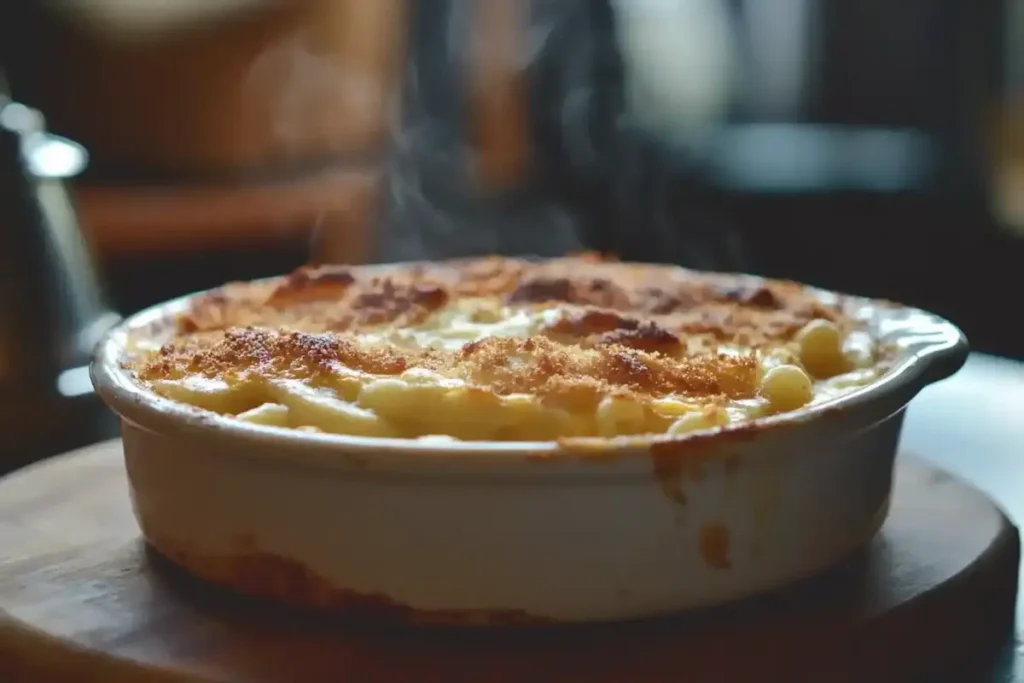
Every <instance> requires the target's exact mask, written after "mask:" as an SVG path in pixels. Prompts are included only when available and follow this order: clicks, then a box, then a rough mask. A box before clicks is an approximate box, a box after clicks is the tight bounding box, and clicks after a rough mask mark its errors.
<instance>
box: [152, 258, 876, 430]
mask: <svg viewBox="0 0 1024 683" xmlns="http://www.w3.org/2000/svg"><path fill="white" fill-rule="evenodd" d="M341 280H343V278H339V281H341ZM302 282H305V281H302ZM594 282H596V283H599V287H598V286H597V285H594V286H595V287H598V288H597V289H595V291H597V292H598V293H600V292H601V291H603V290H602V289H601V288H607V287H608V285H605V284H600V283H603V282H604V281H603V280H600V279H596V280H594ZM303 286H306V285H303ZM346 286H348V285H346ZM545 286H547V285H545ZM317 291H319V290H317ZM395 291H396V290H394V288H392V290H389V295H390V296H392V297H397V296H398V294H396V293H395ZM416 291H417V292H419V291H420V290H416ZM516 291H517V292H518V291H519V290H516ZM530 291H531V292H532V291H533V290H530ZM559 291H560V290H559ZM428 295H429V296H432V297H434V296H436V295H435V294H433V293H430V292H428V293H427V294H423V293H419V294H416V296H420V297H425V296H428ZM531 295H532V294H531ZM410 296H412V295H410ZM536 296H538V297H541V299H540V300H543V296H549V295H548V294H543V293H542V294H536ZM558 296H566V297H568V296H569V295H568V294H558ZM572 296H578V294H573V295H572ZM729 296H733V295H732V294H730V295H729ZM771 296H776V295H775V294H771V295H770V296H769V295H766V294H764V293H763V292H754V293H753V294H750V301H751V303H750V304H745V303H743V302H742V301H741V302H740V303H735V301H734V300H733V299H730V303H729V304H728V305H729V306H732V307H734V308H736V309H737V310H739V311H741V312H743V311H747V310H748V308H745V306H749V307H750V310H754V311H755V312H756V311H758V310H760V309H759V308H758V307H766V306H767V307H769V309H770V305H771V302H772V299H771ZM271 298H272V297H271ZM655 304H656V305H657V306H658V307H659V310H660V309H662V308H665V304H664V302H661V303H658V302H655ZM652 305H653V304H652ZM688 305H689V304H688ZM710 305H711V304H709V306H710ZM715 305H719V304H715ZM698 308H699V307H698ZM281 310H284V311H287V310H288V309H287V308H283V309H282V308H280V307H277V306H275V307H273V308H272V310H271V312H270V313H267V315H271V314H273V315H279V314H280V311H281ZM388 310H390V309H388ZM687 310H688V309H687ZM801 310H802V309H801ZM809 310H813V309H809ZM769 313H770V310H769ZM225 315H226V314H225V313H224V312H223V311H222V312H220V313H218V314H217V316H219V317H217V318H216V319H217V320H221V319H222V318H223V317H224V316H225ZM751 315H754V314H753V313H752V314H751ZM757 315H761V314H760V313H758V314H757ZM765 315H767V313H766V314H765ZM833 318H834V319H833ZM649 319H650V320H651V321H655V322H653V323H645V322H638V321H634V320H631V319H629V318H626V317H623V314H619V313H615V312H609V311H608V310H607V309H597V310H596V311H595V310H592V309H588V308H585V307H584V308H579V307H575V308H574V307H573V306H571V305H568V304H566V305H558V306H550V305H548V306H546V307H536V306H532V304H529V303H527V304H523V303H519V302H516V301H515V297H514V296H513V297H512V298H511V299H509V298H506V299H495V298H493V297H490V298H488V297H478V298H475V299H474V298H472V297H464V298H460V299H456V300H454V301H451V302H449V303H447V304H443V305H441V306H440V307H438V308H437V309H436V310H433V311H431V312H429V314H426V315H424V316H422V318H421V319H418V320H416V321H414V322H409V321H393V322H391V323H384V324H381V323H377V322H375V323H374V324H372V325H369V326H367V327H366V328H365V329H360V330H358V331H356V332H354V333H344V334H342V333H333V332H330V333H328V336H323V335H321V336H317V335H316V334H314V333H305V332H303V331H301V330H299V331H295V332H291V331H288V330H287V329H284V328H282V329H280V330H269V329H266V328H246V329H244V330H242V331H231V330H227V329H225V330H223V335H224V337H223V339H220V340H217V341H214V342H211V345H210V346H206V347H200V348H199V350H198V351H196V350H195V349H190V348H189V347H188V346H187V345H185V346H183V347H182V348H181V350H180V351H179V350H177V349H176V348H170V349H169V350H167V349H162V350H161V351H160V352H158V353H157V354H156V355H155V356H151V357H150V359H149V360H148V362H149V365H146V364H145V363H142V364H140V365H139V366H137V368H138V376H139V377H140V379H141V380H142V381H144V382H145V383H147V384H148V385H149V386H150V387H151V388H152V389H153V390H154V391H155V392H157V393H159V394H161V395H163V396H165V397H167V398H170V399H172V400H176V401H180V402H183V403H187V404H191V405H193V406H196V407H198V408H202V409H205V410H210V411H214V412H217V413H221V414H225V415H231V416H234V417H235V418H237V419H238V420H240V421H244V422H248V423H251V424H254V425H261V426H264V427H271V428H291V429H304V430H312V431H321V432H326V433H335V434H350V435H359V436H369V437H393V438H422V439H434V440H436V439H440V438H445V439H461V440H494V441H515V440H520V441H547V440H554V439H558V438H561V437H587V436H589V437H595V436H596V437H605V438H613V437H617V436H626V435H644V434H651V435H657V434H665V435H668V436H683V435H686V434H691V433H694V432H698V431H704V430H710V429H715V428H719V427H723V426H726V425H729V424H734V423H739V422H745V421H749V420H753V419H757V418H760V417H765V416H770V415H775V414H778V413H784V412H787V411H794V410H799V409H801V408H804V407H806V406H809V405H813V404H815V403H817V402H821V401H824V400H828V399H831V398H834V397H836V396H839V395H842V394H844V393H847V392H850V391H853V390H855V389H856V388H858V387H861V386H864V385H866V384H869V383H871V382H872V381H874V380H875V379H877V377H878V376H879V374H880V372H881V370H880V366H879V365H878V364H877V353H878V350H877V349H876V346H875V343H874V340H873V338H872V337H871V335H870V334H868V333H867V332H866V331H864V330H862V329H856V328H855V327H851V326H848V325H846V324H844V322H843V319H842V318H841V317H837V316H833V317H829V316H825V315H815V316H808V317H807V318H806V319H805V320H803V321H802V322H801V324H800V325H799V326H797V327H793V328H790V329H791V330H792V329H796V332H795V333H794V332H787V333H786V334H785V335H784V336H776V337H771V336H764V335H762V337H760V338H757V341H756V342H754V343H750V338H751V337H750V331H749V330H743V331H744V335H745V336H744V335H736V336H734V337H733V338H731V339H729V338H726V341H724V342H723V341H721V340H722V339H723V337H722V336H720V335H719V336H716V335H715V334H714V333H711V334H706V335H703V336H702V335H701V334H700V333H693V334H692V335H691V336H685V335H684V334H683V333H677V334H678V335H679V336H676V334H673V333H672V332H670V331H669V329H670V328H667V327H659V326H658V325H659V324H660V323H658V322H657V321H660V320H662V319H661V318H658V317H657V315H655V314H651V315H650V316H649ZM667 319H668V318H666V320H667ZM725 319H727V318H725ZM752 320H753V321H754V322H752V323H751V324H750V325H751V328H750V329H751V330H755V331H756V326H755V325H754V323H755V322H756V321H757V318H756V316H755V317H754V318H752ZM702 324H703V323H702ZM190 325H192V326H193V327H196V326H199V328H201V327H202V326H201V324H200V323H199V322H195V321H193V322H191V323H190ZM697 329H700V327H699V326H698V327H697ZM331 334H333V335H335V336H330V335H331ZM346 334H347V336H346ZM328 351H329V355H327V356H325V355H324V354H325V353H327V352H328ZM176 354H177V355H176ZM204 364H205V365H204Z"/></svg>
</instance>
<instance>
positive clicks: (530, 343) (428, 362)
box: [137, 328, 757, 402]
mask: <svg viewBox="0 0 1024 683" xmlns="http://www.w3.org/2000/svg"><path fill="white" fill-rule="evenodd" d="M336 365H341V366H344V367H346V368H350V369H352V370H356V371H361V372H366V373H369V374H373V375H398V374H400V373H402V372H404V371H405V370H408V369H410V368H424V369H428V370H432V371H435V372H438V373H440V374H442V375H444V376H446V377H450V378H453V379H461V380H464V381H465V382H466V384H468V385H469V386H472V387H479V388H483V389H487V390H489V391H491V392H493V393H495V394H498V395H509V394H521V393H532V394H534V395H537V396H541V397H543V398H547V399H552V400H558V399H568V400H573V401H575V402H596V400H598V399H599V398H600V397H602V396H605V395H620V396H632V397H639V398H643V397H647V398H649V397H657V396H666V395H669V394H676V395H681V396H694V397H702V398H714V397H722V398H726V397H728V398H744V397H749V396H751V395H753V393H754V391H755V389H756V380H757V364H756V361H755V359H754V358H752V357H743V358H718V357H715V356H707V355H701V356H695V357H692V358H683V359H675V358H671V357H666V356H662V355H660V354H653V353H645V352H643V351H636V350H633V349H628V348H626V347H623V346H618V345H614V344H609V345H604V346H601V347H596V348H593V349H581V348H579V347H576V346H572V345H566V344H559V343H557V342H555V341H552V340H550V339H547V338H545V337H542V336H538V337H533V338H529V339H509V338H497V337H489V338H486V339H481V340H479V341H475V342H471V343H469V344H466V345H465V346H464V347H463V348H461V349H459V350H457V351H442V350H436V349H415V350H410V349H402V348H397V347H389V346H367V345H362V344H361V343H360V341H359V339H358V337H357V336H355V335H354V334H352V333H319V334H311V333H306V332H295V331H274V330H263V329H256V328H238V329H232V330H228V331H227V332H225V333H224V335H223V336H222V337H221V338H220V339H218V340H216V341H214V342H213V343H203V342H202V341H199V342H193V343H184V344H178V345H167V346H165V347H164V348H163V349H161V350H160V352H159V353H158V354H156V355H155V356H153V357H151V358H149V359H147V360H146V361H145V362H143V363H141V364H140V365H139V367H138V369H137V371H138V376H139V378H140V379H142V380H143V381H151V380H156V379H181V378H183V377H187V376H189V375H201V376H204V377H211V378H232V377H242V376H259V377H276V378H283V379H303V380H305V379H315V378H316V377H318V376H326V375H330V374H331V372H332V369H333V368H334V367H335V366H336Z"/></svg>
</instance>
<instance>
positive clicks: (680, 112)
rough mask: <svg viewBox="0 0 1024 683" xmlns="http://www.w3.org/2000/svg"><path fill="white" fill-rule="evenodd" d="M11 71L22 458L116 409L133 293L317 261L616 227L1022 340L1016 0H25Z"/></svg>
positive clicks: (2, 14)
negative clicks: (104, 351)
mask: <svg viewBox="0 0 1024 683" xmlns="http://www.w3.org/2000/svg"><path fill="white" fill-rule="evenodd" d="M0 73H2V74H3V78H2V79H0V136H3V137H2V138H0V143H2V144H0V155H2V156H0V164H3V165H4V166H5V168H3V170H2V173H3V174H4V177H3V178H0V180H2V181H3V182H2V183H0V185H2V188H0V197H2V203H0V220H3V221H4V223H5V225H3V227H2V228H0V232H2V233H4V234H6V235H7V237H5V238H4V239H5V240H6V241H4V242H0V408H2V410H0V415H3V416H4V417H3V418H2V419H5V420H7V424H6V426H4V425H0V427H3V430H0V432H2V433H5V434H8V435H10V434H19V435H20V436H18V437H17V438H18V439H19V441H18V442H17V443H18V444H19V446H18V448H19V456H18V458H17V459H16V460H23V459H26V458H31V457H36V456H37V455H38V454H40V453H48V452H54V451H55V450H57V449H60V448H65V447H68V446H69V445H75V444H77V443H84V442H88V441H92V440H95V439H96V438H99V437H100V436H103V435H106V434H113V426H112V425H111V424H110V423H109V420H108V419H107V417H106V413H105V411H103V410H102V409H99V408H98V406H96V404H95V401H94V400H93V399H92V396H91V394H90V390H89V385H88V378H87V375H86V374H85V373H84V371H83V370H82V367H83V364H84V363H85V362H87V356H88V348H89V346H90V344H91V343H92V340H94V339H95V336H96V334H98V333H100V332H101V331H102V329H105V326H107V325H109V324H110V323H111V322H112V321H113V320H116V315H117V314H121V315H126V314H130V313H132V312H134V311H136V310H138V309H140V308H143V307H145V306H148V305H150V304H153V303H157V302H159V301H162V300H165V299H167V298H170V297H174V296H177V295H181V294H185V293H188V292H191V291H194V290H197V289H202V288H206V287H210V286H214V285H217V284H220V283H221V282H223V281H225V280H230V279H244V278H252V277H259V276H264V275H272V274H278V273H281V272H283V271H286V270H288V269H291V268H294V267H295V266H297V265H299V264H301V263H304V262H306V261H308V260H317V261H335V262H352V263H365V262H373V261H384V260H397V259H411V258H434V257H444V256H457V255H465V254H475V253H485V252H499V253H510V254H512V253H517V254H523V253H534V254H542V255H557V254H562V253H564V252H566V251H571V250H577V249H581V248H594V249H601V250H603V251H609V252H614V253H617V254H619V255H620V256H621V257H623V258H626V259H635V260H647V261H670V262H675V263H679V264H683V265H686V266H691V267H695V268H705V269H717V270H742V271H749V272H754V273H760V274H765V275H770V276H780V277H786V278H793V279H797V280H802V281H806V282H810V283H813V284H816V285H820V286H824V287H828V288H833V289H839V290H843V291H849V292H853V293H857V294H863V295H869V296H881V297H886V298H890V299H895V300H899V301H902V302H905V303H909V304H914V305H918V306H921V307H924V308H927V309H930V310H933V311H935V312H938V313H940V314H942V315H944V316H946V317H948V318H950V319H952V320H953V321H955V322H957V323H958V324H959V325H960V326H961V327H963V329H964V330H965V331H966V333H967V335H968V336H969V338H970V339H971V341H972V343H973V345H974V347H975V348H976V349H979V350H982V351H986V352H989V353H993V354H998V355H1003V356H1009V357H1013V358H1024V336H1022V335H1021V334H1020V332H1019V331H1018V330H1019V327H1018V325H1017V322H1018V320H1017V319H1018V318H1019V317H1020V315H1021V313H1022V311H1024V306H1022V305H1021V304H1020V303H1019V297H1020V295H1021V294H1024V283H1022V279H1021V277H1022V275H1021V274H1022V272H1024V0H900V1H899V2H891V1H889V0H858V1H857V2H849V1H848V0H529V1H526V0H473V1H472V2H471V1H469V0H418V1H416V2H413V1H411V0H372V1H371V0H178V1H177V2H171V1H170V0H48V1H47V0H31V1H30V0H22V1H21V2H7V3H3V4H2V7H0ZM42 117H45V120H44V119H43V118H42ZM30 358H31V359H33V360H31V362H30V361H29V360H26V359H30ZM26 387H31V390H29V389H26ZM54 406H59V408H55V407H54ZM41 407H42V408H41ZM55 410H59V411H61V412H54V411H55ZM8 438H14V437H10V436H8ZM30 441H31V444H32V446H31V448H30V447H27V446H26V444H28V443H29V442H30ZM14 461H15V459H9V460H8V461H7V462H6V463H5V464H6V465H11V464H12V463H13V462H14Z"/></svg>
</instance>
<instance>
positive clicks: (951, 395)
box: [903, 354, 1024, 683]
mask: <svg viewBox="0 0 1024 683" xmlns="http://www.w3.org/2000/svg"><path fill="white" fill-rule="evenodd" d="M903 449H904V450H905V451H909V452H913V453H920V454H923V455H925V456H926V457H927V458H928V459H929V460H930V461H931V462H933V463H935V464H938V465H940V466H941V467H943V468H944V469H946V470H948V471H949V472H952V473H953V474H955V475H957V476H959V477H961V478H963V479H965V480H966V481H968V482H970V483H972V484H974V485H975V486H977V487H978V488H979V489H981V490H982V491H984V492H985V493H987V494H989V495H990V496H991V497H992V498H993V500H995V501H996V502H997V503H998V504H999V505H1001V506H1002V508H1003V510H1004V511H1006V513H1007V514H1008V515H1009V517H1010V519H1012V520H1013V521H1014V522H1016V523H1017V525H1018V526H1020V525H1021V524H1022V523H1024V363H1021V362H1018V361H1011V360H1006V359H1003V358H996V357H994V356H987V355H983V354H972V356H971V357H970V359H969V360H968V362H967V365H966V366H965V367H964V369H963V370H961V371H960V372H959V373H958V374H957V375H955V376H954V377H952V378H950V379H948V380H946V381H944V382H940V383H939V384H936V385H934V386H931V387H929V388H928V389H925V390H924V392H922V393H921V395H920V396H918V397H917V398H916V399H914V402H913V403H912V404H911V407H910V409H909V410H908V413H907V420H906V423H905V425H904V432H903ZM1022 575H1024V572H1022ZM1017 623H1018V637H1017V643H1015V646H1014V651H1013V652H1008V653H1007V661H1006V664H1005V666H1004V667H1003V669H1002V670H1001V671H1000V673H999V677H998V678H996V679H995V681H993V683H1011V682H1012V683H1024V644H1022V642H1021V641H1022V640H1024V637H1022V636H1024V629H1022V626H1024V597H1021V596H1018V599H1017ZM984 683H989V682H988V681H985V682H984Z"/></svg>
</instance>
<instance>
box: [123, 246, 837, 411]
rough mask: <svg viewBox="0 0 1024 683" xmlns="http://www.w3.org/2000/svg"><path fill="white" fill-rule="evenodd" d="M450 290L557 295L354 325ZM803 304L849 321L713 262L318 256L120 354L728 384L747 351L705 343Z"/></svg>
mask: <svg viewBox="0 0 1024 683" xmlns="http://www.w3.org/2000/svg"><path fill="white" fill-rule="evenodd" d="M466 297H472V298H482V297H491V298H493V299H494V300H495V301H496V302H498V303H500V304H502V305H506V306H512V307H525V308H544V309H547V308H557V309H559V316H558V317H557V319H556V320H555V321H554V322H553V323H552V324H550V325H549V326H548V327H546V328H545V329H544V330H542V331H541V333H539V334H537V335H535V336H531V337H529V338H525V339H522V338H519V339H513V338H494V337H491V338H485V339H481V340H478V341H473V342H470V343H467V344H465V345H464V346H463V347H462V348H461V349H456V350H443V349H433V348H425V349H408V348H402V347H398V346H390V345H387V344H384V345H382V344H380V343H375V344H369V343H367V342H366V340H365V339H362V338H361V337H360V332H364V331H366V330H368V329H373V328H375V327H379V326H381V325H385V324H387V325H394V326H399V327H401V326H410V325H416V324H418V323H421V322H422V321H424V320H425V319H427V318H428V317H429V316H430V315H431V314H432V313H434V312H435V311H438V310H439V309H441V308H442V307H444V306H446V305H447V304H449V303H452V302H455V301H457V300H459V299H462V298H466ZM815 318H826V319H830V320H832V321H834V322H836V323H837V324H838V325H839V326H840V327H842V328H849V327H851V326H852V325H853V323H852V321H850V320H849V319H847V318H846V317H845V316H844V315H843V314H842V313H841V312H840V310H839V309H838V308H833V307H829V306H826V305H824V304H823V303H822V302H821V301H819V300H818V298H817V297H816V296H815V295H814V294H813V293H811V292H808V291H807V290H806V289H805V288H804V287H803V286H801V285H799V284H796V283H791V282H782V281H771V282H767V283H764V284H759V285H757V286H753V287H751V286H746V285H744V284H742V283H741V282H740V281H739V280H738V279H736V278H730V277H729V276H722V275H710V274H700V273H693V272H688V271H683V270H680V269H677V268H673V267H670V266H660V265H646V264H625V263H618V262H614V261H607V260H603V259H601V258H600V257H598V256H595V255H592V254H584V255H581V256H574V257H566V258H562V259H553V260H547V261H537V262H531V261H527V260H522V259H508V258H501V257H483V258H476V259H468V260H458V261H448V262H439V263H432V264H413V265H405V266H393V267H386V268H383V269H382V268H376V269H368V268H359V267H345V266H322V267H309V268H303V269H300V270H298V271H296V272H294V273H292V274H291V275H288V276H286V277H284V278H279V279H277V280H272V281H269V282H260V283H236V284H229V285H226V286H224V287H222V288H220V289H218V290H215V291H213V292H211V293H209V294H206V295H203V296H201V297H199V298H197V299H196V300H195V301H194V303H193V305H192V306H191V308H190V310H189V311H187V312H186V313H185V314H183V315H181V316H180V317H179V318H178V320H177V322H176V325H177V329H176V337H175V339H174V340H173V341H172V342H171V343H169V344H168V345H166V346H165V347H164V348H163V349H161V351H160V352H158V353H156V354H154V355H151V356H147V357H144V358H140V359H139V360H138V362H137V363H136V364H135V368H134V369H135V370H136V372H137V374H138V377H139V378H140V379H141V380H143V381H150V380H155V379H161V378H168V379H175V378H181V377H184V376H187V375H189V374H199V375H204V376H208V377H223V378H230V377H232V376H237V375H239V374H240V373H245V374H252V373H255V374H257V375H260V376H267V377H292V378H299V379H306V378H311V377H315V376H317V375H322V374H324V373H330V372H331V368H332V367H336V366H337V365H338V364H340V365H342V366H345V367H347V368H350V369H352V370H359V371H363V372H366V373H370V374H374V375H398V374H401V373H402V372H405V371H406V370H409V369H412V368H424V369H428V370H431V371H434V372H437V373H440V374H442V375H444V376H446V377H451V378H458V379H462V380H464V381H466V382H467V384H469V385H470V386H474V387H479V388H482V389H487V390H489V391H491V392H493V393H495V394H499V395H503V394H512V393H530V394H536V395H539V396H542V397H555V396H562V397H565V396H571V395H579V396H580V397H582V396H584V395H586V396H589V397H595V396H600V395H608V394H614V395H619V394H623V395H627V394H628V395H632V396H634V397H648V398H653V397H658V396H664V395H668V394H676V395H684V396H695V397H704V398H705V399H714V398H721V399H727V398H728V399H736V398H743V397H747V396H752V395H753V394H754V393H755V392H756V386H757V362H756V360H755V359H754V358H752V357H750V356H744V357H733V356H727V355H723V354H720V353H719V348H720V345H722V344H731V345H738V346H744V347H749V348H758V347H763V346H767V345H772V344H775V343H778V342H782V341H787V340H789V339H791V338H792V336H793V335H794V334H795V333H796V332H797V331H798V330H799V329H800V328H801V327H803V326H804V325H805V324H806V323H807V322H809V321H810V320H813V319H815Z"/></svg>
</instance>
